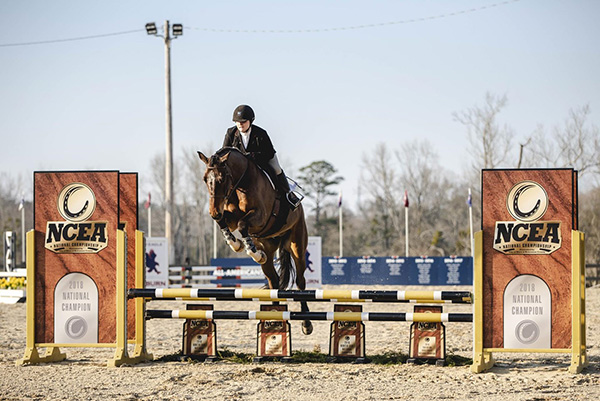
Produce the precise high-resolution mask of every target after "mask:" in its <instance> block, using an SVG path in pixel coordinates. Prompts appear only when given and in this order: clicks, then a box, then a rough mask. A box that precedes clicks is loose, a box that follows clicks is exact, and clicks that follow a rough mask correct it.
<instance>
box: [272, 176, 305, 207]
mask: <svg viewBox="0 0 600 401" xmlns="http://www.w3.org/2000/svg"><path fill="white" fill-rule="evenodd" d="M277 189H278V190H279V191H280V192H281V193H283V194H284V195H285V197H286V199H287V201H288V203H289V204H290V207H291V209H292V210H296V208H297V207H298V205H299V204H300V199H298V197H297V196H296V194H295V193H294V191H292V190H290V184H289V183H288V180H287V178H286V176H285V173H283V172H282V173H281V174H279V175H278V176H277Z"/></svg>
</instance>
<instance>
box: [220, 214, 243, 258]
mask: <svg viewBox="0 0 600 401" xmlns="http://www.w3.org/2000/svg"><path fill="white" fill-rule="evenodd" d="M217 224H218V225H219V227H220V228H221V233H223V237H225V242H227V245H229V247H230V248H231V249H232V250H233V251H234V252H241V251H242V248H243V246H242V241H240V240H239V239H237V238H236V237H235V235H233V234H232V233H231V231H229V227H227V223H225V219H221V220H219V221H218V222H217Z"/></svg>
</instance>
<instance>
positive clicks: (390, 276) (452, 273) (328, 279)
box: [321, 256, 473, 285]
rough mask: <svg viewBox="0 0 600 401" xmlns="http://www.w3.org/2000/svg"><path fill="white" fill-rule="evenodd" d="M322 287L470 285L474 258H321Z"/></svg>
mask: <svg viewBox="0 0 600 401" xmlns="http://www.w3.org/2000/svg"><path fill="white" fill-rule="evenodd" d="M321 269H322V274H323V284H365V285H472V284H473V258H472V257H470V256H468V257H467V256H464V257H463V256H460V257H416V258H415V257H408V258H407V257H398V256H385V257H371V256H362V257H342V258H339V257H324V258H322V266H321Z"/></svg>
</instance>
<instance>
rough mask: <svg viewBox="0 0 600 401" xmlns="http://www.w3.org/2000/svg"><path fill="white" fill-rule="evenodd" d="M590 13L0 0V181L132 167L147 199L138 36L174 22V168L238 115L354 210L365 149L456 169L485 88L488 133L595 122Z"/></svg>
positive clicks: (151, 68)
mask: <svg viewBox="0 0 600 401" xmlns="http://www.w3.org/2000/svg"><path fill="white" fill-rule="evenodd" d="M474 9H475V11H470V10H474ZM598 15H600V2H598V1H593V0H590V1H584V0H574V1H558V0H544V1H542V0H520V1H518V0H517V1H502V0H477V1H476V0H456V1H442V0H438V1H433V0H431V1H423V0H403V1H397V0H396V1H392V0H371V1H366V0H363V1H359V0H346V1H334V0H318V1H311V0H303V1H300V0H289V1H274V0H273V1H228V0H225V1H218V2H216V1H212V2H209V1H192V0H180V1H170V2H166V1H123V0H118V1H117V0H103V1H101V2H83V1H64V0H63V1H61V0H54V1H51V2H50V1H45V0H31V1H28V0H0V71H1V73H0V88H1V93H2V96H0V135H1V138H2V144H1V145H0V173H6V174H8V175H10V176H13V177H15V176H20V177H23V180H24V181H25V187H26V188H25V189H26V194H25V196H26V199H31V197H32V186H33V184H32V175H33V174H32V173H33V171H45V170H87V169H98V170H120V171H136V172H139V173H140V183H141V192H142V193H145V192H147V191H148V190H149V188H151V178H150V170H151V159H152V158H153V157H154V156H155V155H161V154H164V152H165V86H164V77H165V72H164V71H165V54H164V43H163V41H162V39H161V38H157V37H153V36H148V35H147V34H146V32H145V29H144V26H145V24H146V23H147V22H155V23H156V24H157V25H158V26H159V28H160V27H161V26H162V25H163V24H164V22H165V20H169V21H170V22H171V23H181V24H183V26H184V34H183V36H182V37H180V38H178V39H176V40H174V41H173V42H172V47H171V74H172V75H171V85H172V113H173V114H172V115H173V147H174V152H175V158H181V157H182V154H183V152H193V151H194V150H196V149H203V150H207V151H208V152H212V151H215V150H217V149H218V148H219V147H220V145H221V143H222V141H223V137H224V134H225V131H226V129H227V128H228V127H230V126H232V125H233V123H232V122H231V118H232V112H233V109H234V108H235V107H236V106H237V105H238V104H249V105H251V106H252V107H253V108H254V110H255V112H256V121H255V124H256V125H259V126H261V127H262V128H265V129H266V130H267V131H268V132H269V134H270V136H271V139H272V141H273V143H274V145H275V149H276V150H277V154H278V156H279V160H280V162H281V164H282V166H283V168H284V170H285V171H286V173H288V175H291V176H292V177H297V175H298V170H299V169H300V168H301V167H303V166H306V165H308V164H310V163H312V162H313V161H318V160H326V161H328V162H330V163H331V164H332V165H333V166H334V167H335V168H336V169H337V170H338V173H339V174H340V175H342V176H343V177H344V178H345V181H344V182H343V183H342V185H341V186H340V188H341V189H343V194H344V204H345V205H346V206H348V207H350V208H352V207H353V206H354V205H355V204H356V201H357V196H358V193H359V186H360V180H359V176H360V171H361V165H362V159H363V157H364V156H365V155H369V154H370V153H371V152H373V150H374V149H375V147H376V145H377V144H380V143H384V144H385V145H386V147H387V148H388V149H389V150H390V151H391V152H394V151H396V150H399V149H400V148H401V146H402V145H403V144H406V143H410V142H413V141H417V140H418V141H422V140H427V141H428V142H429V143H430V144H431V147H432V148H433V151H434V152H436V153H437V155H438V162H439V164H440V165H441V166H442V167H443V168H444V171H446V172H448V173H449V174H455V175H457V176H458V175H460V174H461V173H462V172H463V171H464V170H465V169H466V168H467V166H468V165H469V152H468V148H469V145H468V140H467V130H466V128H465V127H464V126H463V125H461V124H460V123H459V122H457V121H455V119H454V118H453V113H456V112H460V111H463V110H466V109H468V108H471V107H474V106H477V105H482V104H483V102H484V98H485V94H486V92H489V93H492V94H496V95H503V94H506V96H507V98H508V104H507V106H506V107H505V109H504V110H503V111H502V113H501V114H500V116H499V121H500V123H502V124H504V123H505V124H507V125H509V126H511V127H512V128H513V129H514V131H515V135H516V138H515V139H516V142H518V141H519V140H524V138H526V137H527V136H529V135H531V133H532V132H533V131H534V130H535V129H536V127H537V126H538V125H540V124H543V125H544V126H546V127H548V128H550V127H552V126H555V125H560V124H563V123H564V120H565V119H566V118H567V115H568V112H569V110H570V109H573V108H578V107H581V106H583V105H585V104H589V105H590V107H591V115H590V122H591V123H592V124H595V125H600V78H599V71H600V46H599V45H598V39H599V38H600V24H598V21H597V18H598ZM334 28H337V29H334ZM339 28H344V29H339ZM130 31H133V32H130ZM290 31H292V32H290ZM121 32H130V33H125V34H119V35H111V36H103V37H98V38H92V39H84V40H68V41H63V40H64V39H73V38H81V37H89V36H97V35H105V34H112V33H121ZM44 41H50V42H52V43H43V44H26V43H32V42H44ZM19 44H21V45H19ZM515 152H518V149H515ZM405 162H406V163H409V162H410V161H409V160H407V161H405ZM507 167H513V166H507ZM465 192H466V191H465ZM140 196H141V197H142V195H140ZM465 196H466V195H465ZM153 198H154V196H153Z"/></svg>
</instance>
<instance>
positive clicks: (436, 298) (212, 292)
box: [128, 288, 472, 304]
mask: <svg viewBox="0 0 600 401" xmlns="http://www.w3.org/2000/svg"><path fill="white" fill-rule="evenodd" d="M128 296H129V298H149V299H165V300H166V299H185V300H188V299H189V300H198V299H206V300H210V301H230V300H241V299H246V300H264V301H334V302H341V301H343V302H365V301H372V302H412V301H414V302H424V301H427V302H432V303H434V302H445V303H464V304H470V303H471V300H472V296H471V293H470V292H468V291H378V290H373V291H364V290H265V289H240V288H237V289H201V288H132V289H130V290H129V293H128Z"/></svg>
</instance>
